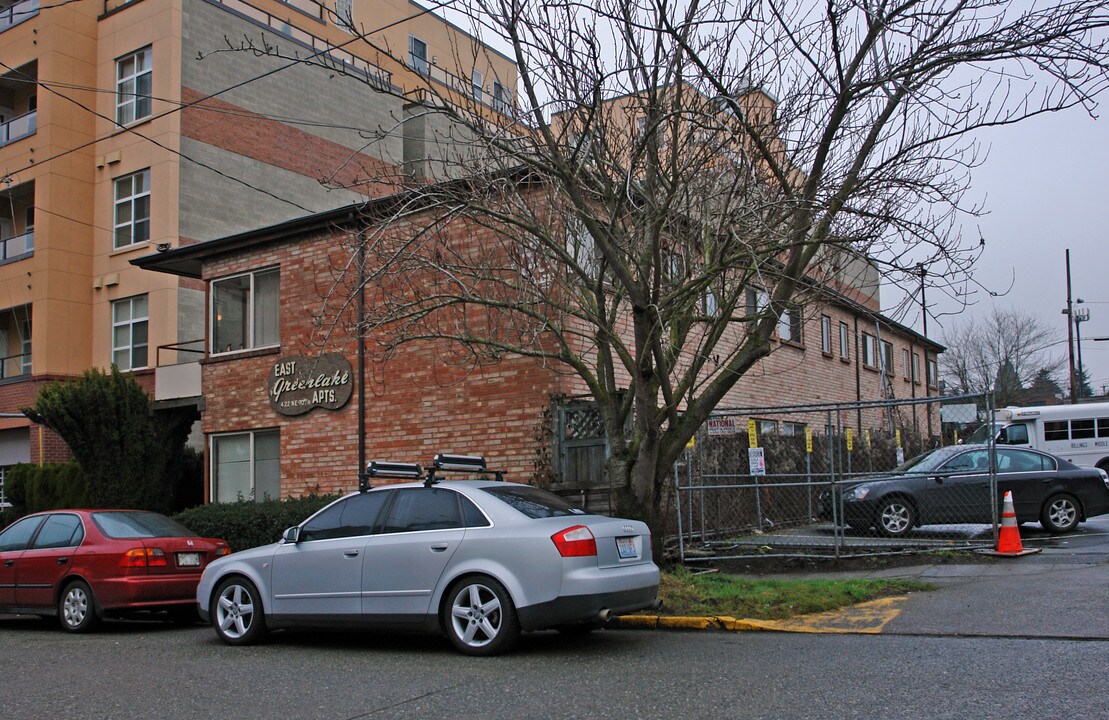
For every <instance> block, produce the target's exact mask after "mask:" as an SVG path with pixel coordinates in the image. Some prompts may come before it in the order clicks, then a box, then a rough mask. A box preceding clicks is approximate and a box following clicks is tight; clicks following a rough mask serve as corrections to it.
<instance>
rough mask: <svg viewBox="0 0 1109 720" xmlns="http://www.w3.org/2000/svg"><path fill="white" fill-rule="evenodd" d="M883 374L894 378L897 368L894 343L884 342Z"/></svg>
mask: <svg viewBox="0 0 1109 720" xmlns="http://www.w3.org/2000/svg"><path fill="white" fill-rule="evenodd" d="M882 372H884V373H885V374H886V375H889V376H890V377H893V374H894V372H895V368H894V367H893V343H891V342H886V341H885V340H883V341H882Z"/></svg>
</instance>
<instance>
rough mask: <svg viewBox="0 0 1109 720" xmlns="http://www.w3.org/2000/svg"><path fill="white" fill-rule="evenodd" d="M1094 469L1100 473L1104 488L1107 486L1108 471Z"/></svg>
mask: <svg viewBox="0 0 1109 720" xmlns="http://www.w3.org/2000/svg"><path fill="white" fill-rule="evenodd" d="M1094 469H1095V470H1097V471H1098V472H1099V473H1101V481H1102V482H1103V483H1105V487H1106V488H1109V473H1107V472H1105V471H1104V470H1102V469H1101V468H1094Z"/></svg>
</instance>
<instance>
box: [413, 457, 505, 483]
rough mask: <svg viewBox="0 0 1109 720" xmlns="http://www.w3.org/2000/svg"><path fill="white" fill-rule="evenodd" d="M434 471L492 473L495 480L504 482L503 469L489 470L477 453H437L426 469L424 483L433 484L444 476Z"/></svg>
mask: <svg viewBox="0 0 1109 720" xmlns="http://www.w3.org/2000/svg"><path fill="white" fill-rule="evenodd" d="M436 472H441V473H445V472H459V473H471V474H478V475H492V476H493V479H494V480H496V481H497V482H504V471H503V470H490V469H489V468H487V467H486V466H485V458H484V457H480V456H477V455H448V454H447V453H438V454H437V455H436V456H435V457H434V458H432V460H431V467H430V468H428V471H427V479H426V480H424V484H426V485H433V484H435V483H437V482H439V481H440V480H443V479H445V478H443V477H436V474H435V473H436Z"/></svg>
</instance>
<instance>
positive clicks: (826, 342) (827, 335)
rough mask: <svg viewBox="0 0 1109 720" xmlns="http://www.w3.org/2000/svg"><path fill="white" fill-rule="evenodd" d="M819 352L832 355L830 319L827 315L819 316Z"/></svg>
mask: <svg viewBox="0 0 1109 720" xmlns="http://www.w3.org/2000/svg"><path fill="white" fill-rule="evenodd" d="M820 351H821V352H822V353H824V354H825V355H831V354H832V318H830V317H828V316H827V315H821V316H820Z"/></svg>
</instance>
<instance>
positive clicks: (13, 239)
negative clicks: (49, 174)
mask: <svg viewBox="0 0 1109 720" xmlns="http://www.w3.org/2000/svg"><path fill="white" fill-rule="evenodd" d="M34 253H35V183H34V182H33V181H32V182H27V183H22V184H20V185H15V186H12V187H11V188H10V189H6V190H3V191H0V265H5V264H7V263H10V262H16V261H18V260H23V259H24V258H29V257H31V256H32V255H34ZM2 349H3V348H0V350H2Z"/></svg>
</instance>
